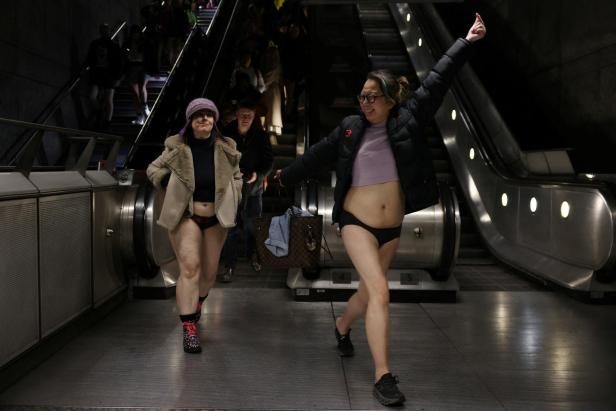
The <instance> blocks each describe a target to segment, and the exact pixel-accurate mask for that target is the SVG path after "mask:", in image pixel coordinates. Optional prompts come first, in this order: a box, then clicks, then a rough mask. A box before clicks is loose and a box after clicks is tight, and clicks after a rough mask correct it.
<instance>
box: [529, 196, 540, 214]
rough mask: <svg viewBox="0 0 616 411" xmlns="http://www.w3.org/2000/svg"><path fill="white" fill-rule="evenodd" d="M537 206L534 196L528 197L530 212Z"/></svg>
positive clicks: (533, 211) (535, 209)
mask: <svg viewBox="0 0 616 411" xmlns="http://www.w3.org/2000/svg"><path fill="white" fill-rule="evenodd" d="M537 206H538V204H537V199H536V198H535V197H532V198H531V199H530V212H531V213H535V212H536V211H537Z"/></svg>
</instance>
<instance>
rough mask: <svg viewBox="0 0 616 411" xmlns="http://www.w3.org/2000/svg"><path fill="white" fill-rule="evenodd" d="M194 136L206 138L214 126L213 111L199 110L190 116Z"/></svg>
mask: <svg viewBox="0 0 616 411" xmlns="http://www.w3.org/2000/svg"><path fill="white" fill-rule="evenodd" d="M190 125H191V126H192V129H193V133H194V135H195V138H207V137H209V136H210V134H211V133H212V129H213V128H214V113H213V112H212V111H210V110H199V111H197V112H196V113H195V114H193V115H192V117H191V118H190Z"/></svg>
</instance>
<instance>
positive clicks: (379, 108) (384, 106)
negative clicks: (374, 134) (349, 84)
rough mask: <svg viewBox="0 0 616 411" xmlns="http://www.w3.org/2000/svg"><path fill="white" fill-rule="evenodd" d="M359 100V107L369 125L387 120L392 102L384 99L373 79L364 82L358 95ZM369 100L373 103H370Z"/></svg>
mask: <svg viewBox="0 0 616 411" xmlns="http://www.w3.org/2000/svg"><path fill="white" fill-rule="evenodd" d="M359 100H360V101H359V107H360V109H361V111H362V113H364V115H365V116H366V119H367V120H368V121H369V122H370V123H371V124H378V123H382V122H384V121H385V120H387V117H388V116H389V111H390V110H391V109H392V107H393V106H394V103H393V102H391V101H389V100H387V99H386V98H385V96H384V95H383V91H382V90H381V87H380V86H379V84H378V83H377V82H376V81H375V80H373V79H368V80H366V82H365V83H364V87H363V88H362V90H361V93H360V94H359ZM370 100H372V101H373V102H372V103H370Z"/></svg>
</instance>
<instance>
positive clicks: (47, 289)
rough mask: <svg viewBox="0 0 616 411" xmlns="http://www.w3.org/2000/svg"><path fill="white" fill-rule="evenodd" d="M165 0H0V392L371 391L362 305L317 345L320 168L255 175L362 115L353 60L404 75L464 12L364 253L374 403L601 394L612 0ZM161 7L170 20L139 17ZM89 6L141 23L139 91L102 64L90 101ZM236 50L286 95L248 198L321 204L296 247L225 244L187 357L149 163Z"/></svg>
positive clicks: (148, 400)
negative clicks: (387, 217) (425, 151)
mask: <svg viewBox="0 0 616 411" xmlns="http://www.w3.org/2000/svg"><path fill="white" fill-rule="evenodd" d="M167 3H168V4H165V1H149V0H113V1H112V0H96V1H88V0H71V1H68V0H63V1H53V2H51V1H47V2H44V1H34V2H32V1H30V2H10V4H8V3H7V4H5V5H3V7H4V12H3V13H1V16H0V23H1V24H0V50H1V52H2V54H3V58H2V59H1V61H0V227H1V228H0V233H1V234H0V279H1V281H2V286H0V409H19V410H29V409H32V410H52V409H53V410H56V409H58V410H63V409H66V410H69V409H70V410H81V409H83V410H89V409H92V410H93V409H140V410H146V409H204V410H378V409H387V407H385V406H383V405H382V404H381V403H379V401H377V399H376V398H375V397H374V396H373V385H374V369H373V362H372V357H371V351H370V347H369V345H368V338H367V336H366V332H365V329H364V328H365V321H364V320H363V319H360V320H359V321H358V322H357V323H356V324H354V326H353V338H354V343H355V355H354V356H352V357H342V356H340V354H339V353H338V352H337V350H336V343H337V341H336V336H335V333H334V330H335V329H336V322H335V321H336V317H337V316H339V315H341V314H342V312H343V311H344V309H345V305H346V301H347V299H348V298H349V297H350V296H351V295H352V294H353V293H354V292H355V291H356V290H357V288H358V284H359V276H358V273H357V271H356V270H355V269H354V267H353V264H352V263H351V260H350V258H349V256H348V255H347V253H346V251H345V245H344V244H343V240H342V238H341V234H340V230H339V228H338V226H337V224H334V223H332V209H333V206H334V187H335V185H336V175H335V173H334V172H333V168H331V169H326V168H323V170H322V172H320V173H319V174H318V175H314V176H311V177H310V178H309V179H306V180H304V181H303V182H302V183H301V184H297V185H295V186H291V187H280V186H279V185H277V183H276V181H275V180H274V178H273V173H275V170H277V169H281V168H284V167H286V166H288V165H289V164H291V163H293V162H294V161H295V160H296V159H297V158H298V157H300V156H302V154H303V153H305V152H306V151H308V150H309V149H310V147H311V146H313V145H315V144H317V143H318V142H319V141H321V140H322V139H324V138H325V137H326V136H327V135H328V134H329V133H330V131H331V130H333V129H334V128H335V127H336V126H337V125H338V124H339V123H340V122H341V121H342V119H343V118H345V117H346V116H350V115H355V114H358V113H359V112H360V111H359V110H360V104H359V103H358V99H357V98H356V96H357V95H358V94H359V93H360V91H361V90H362V86H363V85H364V81H365V80H366V75H367V73H368V72H370V71H371V70H376V69H387V70H390V71H391V72H392V73H394V74H396V75H404V76H406V77H407V79H408V80H409V83H410V85H411V89H412V90H416V89H418V88H419V87H422V81H423V79H424V78H425V77H426V76H427V75H428V74H429V73H430V70H431V69H432V67H433V66H434V65H435V63H436V62H437V61H438V60H439V58H440V57H441V56H442V55H443V53H444V52H445V51H446V50H447V49H448V48H449V46H450V45H451V44H453V43H454V41H455V40H456V39H457V38H459V37H464V36H465V35H466V33H467V31H468V28H469V27H470V26H471V24H472V22H473V20H474V19H475V13H479V14H480V15H481V16H482V18H483V21H484V22H485V27H486V31H487V33H486V36H485V38H484V39H482V40H481V41H477V42H476V43H473V44H472V46H470V47H472V50H471V56H470V58H469V61H468V62H467V63H466V64H464V66H463V67H462V68H461V69H460V70H459V71H458V72H457V74H456V76H455V78H454V80H453V82H452V84H451V86H450V88H449V89H448V91H447V92H446V94H445V95H444V97H443V100H442V103H441V104H440V107H439V108H438V110H437V111H436V114H435V115H434V118H433V119H432V120H431V121H430V122H429V123H428V125H427V127H425V130H424V131H423V135H422V136H420V137H418V138H422V139H423V140H422V141H424V142H425V143H426V144H427V145H428V147H429V152H430V154H431V161H432V165H433V168H434V170H435V173H436V179H437V181H438V195H439V201H438V203H437V204H435V205H433V206H430V207H428V208H425V209H422V210H419V211H416V212H413V213H411V214H407V215H406V216H405V217H404V220H403V222H402V231H401V235H400V243H399V247H398V250H397V252H396V254H395V256H394V257H393V260H392V262H391V265H390V268H389V270H388V271H387V273H386V276H387V284H388V288H389V292H390V294H389V295H390V301H391V303H390V305H389V333H390V339H389V365H390V368H391V372H392V373H393V374H395V375H396V376H397V379H398V381H399V382H398V387H399V388H400V390H401V391H402V392H403V393H404V395H405V396H406V402H405V403H404V404H403V405H400V406H398V407H396V409H406V410H507V411H513V410H520V411H522V410H559V411H562V410H593V411H594V410H614V409H616V390H615V389H614V386H615V384H616V352H615V351H616V348H615V345H612V344H613V343H614V341H616V308H615V304H616V243H615V240H616V185H615V184H614V183H615V182H616V162H615V161H614V159H613V156H614V153H616V131H615V130H616V110H615V109H614V107H616V28H615V27H616V26H615V25H614V22H615V21H616V2H614V1H611V0H597V1H593V2H589V3H584V4H582V3H579V2H562V1H559V0H548V1H541V2H535V1H531V0H522V1H520V0H517V1H514V0H501V1H487V0H469V1H421V0H418V1H414V2H394V1H368V0H331V1H329V0H286V1H280V0H274V1H269V0H219V1H209V2H208V1H207V0H205V1H171V2H167ZM176 6H177V7H183V8H184V11H183V12H186V16H191V17H192V20H191V19H188V17H187V21H188V26H187V28H185V29H184V31H183V32H182V35H181V36H177V37H172V36H171V35H170V34H169V33H166V32H165V30H164V28H163V29H162V30H161V29H160V27H164V25H163V24H162V23H161V20H156V19H155V18H154V17H153V16H154V15H156V16H159V14H156V13H160V15H163V11H164V10H165V8H166V7H176ZM154 10H157V11H156V12H154ZM189 11H190V13H189ZM102 23H106V24H107V26H105V27H107V28H108V29H109V34H110V36H111V39H112V41H113V42H115V43H116V44H118V45H119V46H120V47H119V50H121V51H122V52H123V53H126V54H127V55H130V53H129V52H130V50H129V47H130V44H132V43H130V42H128V39H129V37H130V35H131V34H130V33H132V32H133V31H135V32H140V33H141V34H140V35H144V36H146V38H155V40H152V42H151V43H148V41H149V40H145V41H146V43H145V44H146V46H145V47H148V46H147V45H148V44H150V45H152V44H154V45H155V46H154V49H153V50H154V52H153V57H152V60H151V63H152V67H153V68H152V69H150V68H148V69H147V70H146V71H145V73H146V74H145V79H146V80H147V81H146V84H145V85H144V88H145V90H146V92H147V96H146V97H145V101H143V100H144V97H140V98H141V103H135V91H134V89H133V86H134V84H132V80H131V76H130V75H127V74H125V73H122V74H119V76H118V82H117V84H115V91H114V92H112V93H111V95H107V96H103V99H105V98H109V99H110V100H109V101H111V103H112V104H111V106H110V109H111V111H110V112H109V113H108V114H109V118H107V117H105V115H103V116H102V117H101V115H100V113H101V110H102V112H104V109H101V108H100V107H98V111H97V108H96V107H95V104H93V102H92V97H91V93H92V77H93V73H94V68H93V67H91V66H90V65H89V60H88V57H87V56H88V50H89V47H90V45H91V43H92V42H93V41H94V40H96V39H97V38H98V36H99V30H100V29H101V28H100V26H101V24H102ZM147 36H152V37H147ZM167 36H169V37H167ZM127 44H128V45H129V46H127ZM262 44H265V46H262ZM272 49H273V50H274V51H275V53H276V56H277V57H276V59H274V60H275V62H276V64H277V69H276V70H273V71H274V72H276V73H277V74H276V75H277V77H276V78H275V79H273V80H272V78H273V77H272V76H269V75H266V74H265V72H266V71H268V70H270V69H272V66H271V64H269V63H271V61H269V62H268V61H266V59H262V58H261V57H262V55H259V53H261V54H265V53H266V50H269V51H270V52H271V51H272ZM242 50H243V51H246V50H248V51H249V52H250V53H251V55H252V56H253V60H254V61H255V63H254V66H255V67H260V69H261V71H262V72H263V74H264V75H263V77H264V78H265V79H266V83H267V87H264V91H263V90H262V92H263V95H265V94H267V93H270V92H273V91H272V90H275V92H276V93H277V96H278V100H279V104H281V108H280V110H281V111H282V114H281V120H282V123H281V124H282V126H281V127H278V128H277V129H276V128H274V129H271V130H270V129H268V130H266V131H268V133H269V134H268V135H269V136H270V142H271V145H272V152H273V155H274V160H273V161H274V162H273V171H272V174H270V175H269V177H268V180H267V181H268V187H267V189H266V190H265V191H264V193H263V199H262V201H263V205H262V209H263V214H264V215H267V216H278V215H282V214H284V213H285V212H286V210H287V209H288V208H289V207H291V206H292V205H295V206H298V207H301V208H302V209H304V210H307V211H308V212H310V213H311V214H314V215H320V216H322V227H319V229H320V231H322V235H320V236H318V238H317V244H316V251H315V252H316V253H317V254H318V265H317V267H316V268H314V267H313V268H311V269H306V268H298V267H283V266H274V265H268V264H263V267H262V269H261V270H255V269H254V267H253V266H252V264H251V261H250V259H249V258H248V257H247V256H243V255H240V259H239V262H238V265H237V267H236V269H235V271H234V275H233V280H232V281H228V282H223V281H218V280H220V278H218V279H217V281H216V283H215V285H214V287H213V288H212V289H211V290H210V293H209V295H208V298H207V299H206V300H205V302H204V304H203V307H202V311H201V314H200V316H201V318H200V320H199V337H200V339H201V345H202V352H200V353H198V354H194V353H186V352H184V351H183V349H182V338H183V337H182V323H181V322H180V320H179V317H178V316H179V312H178V308H177V306H176V299H175V291H176V281H177V279H178V275H179V266H178V262H177V259H176V255H175V253H174V251H173V248H172V246H171V243H170V240H169V236H168V233H167V230H166V229H165V228H163V227H161V226H160V225H158V224H157V220H158V218H159V214H160V212H161V208H162V204H163V201H164V196H165V192H164V191H162V190H157V189H156V188H155V187H154V186H153V185H152V184H151V183H150V181H149V180H148V177H147V176H146V168H147V167H148V164H150V163H151V162H152V161H153V160H154V159H156V158H157V157H158V156H159V155H160V153H161V151H162V150H163V148H164V146H163V142H164V141H165V138H166V137H168V136H170V135H173V134H176V133H177V132H178V131H179V130H180V129H181V128H182V127H183V126H184V125H185V122H186V119H185V109H186V106H187V104H188V103H189V102H190V101H191V100H193V99H195V98H199V97H207V98H208V99H211V100H212V101H214V102H216V104H217V105H218V108H219V110H220V113H221V115H220V117H221V118H220V119H219V121H220V122H222V121H225V116H226V115H227V114H229V113H231V112H232V110H227V109H226V108H227V107H228V106H227V104H228V103H229V102H230V101H231V100H232V99H233V97H232V93H231V92H230V89H231V84H232V83H230V80H231V77H232V73H233V72H234V68H236V67H237V64H238V63H237V61H238V59H239V58H240V55H241V54H242ZM130 63H132V61H131V62H130ZM128 65H130V64H128ZM270 71H272V70H270ZM137 95H138V93H137ZM411 96H412V92H411ZM98 104H100V106H101V107H102V106H104V101H102V100H100V99H99V100H98ZM140 104H141V105H140ZM268 109H270V108H268V107H265V108H264V109H263V112H262V113H261V114H262V115H261V114H259V116H261V117H263V119H265V118H266V114H265V112H266V111H267V110H268ZM97 112H98V114H96V113H97ZM257 112H258V113H259V111H257ZM263 121H267V120H263ZM220 126H221V127H222V125H220ZM319 241H320V244H319ZM224 268H225V267H224V264H222V263H221V264H220V267H219V277H220V275H222V274H223V272H224Z"/></svg>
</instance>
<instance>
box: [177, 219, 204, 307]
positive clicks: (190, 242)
mask: <svg viewBox="0 0 616 411" xmlns="http://www.w3.org/2000/svg"><path fill="white" fill-rule="evenodd" d="M201 236H202V234H201V229H199V227H198V226H197V224H195V222H194V221H192V220H190V219H187V218H185V219H183V220H182V221H180V224H179V225H178V227H177V228H176V229H175V230H173V231H171V232H169V238H170V240H171V244H172V246H173V249H174V251H175V256H176V257H177V259H178V264H179V266H180V277H179V278H178V281H177V283H176V287H175V298H176V301H177V305H178V310H179V312H180V315H190V314H194V313H195V307H196V306H197V301H198V298H199V277H200V276H199V273H200V272H201V249H202V244H201V243H202V238H201Z"/></svg>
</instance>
